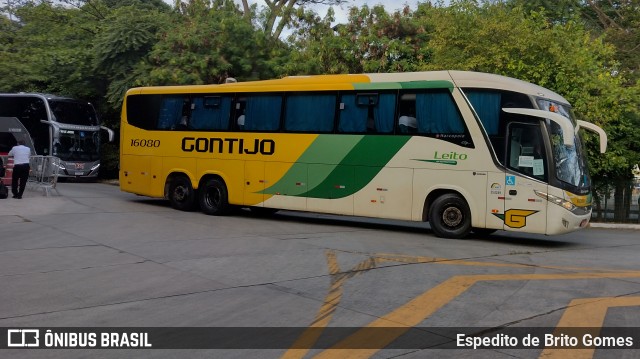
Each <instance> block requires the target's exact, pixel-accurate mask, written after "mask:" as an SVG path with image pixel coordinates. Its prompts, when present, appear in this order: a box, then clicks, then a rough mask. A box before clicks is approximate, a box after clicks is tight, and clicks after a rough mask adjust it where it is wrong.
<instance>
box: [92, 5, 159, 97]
mask: <svg viewBox="0 0 640 359" xmlns="http://www.w3.org/2000/svg"><path fill="white" fill-rule="evenodd" d="M169 22H170V16H169V14H167V13H165V12H161V11H158V10H155V9H150V10H145V9H141V8H138V7H134V6H123V7H119V8H117V9H115V10H113V12H112V13H111V14H109V15H108V16H107V17H106V18H105V19H104V20H103V21H101V22H100V27H99V31H98V34H97V35H96V37H95V40H94V45H93V53H94V59H93V65H94V68H95V69H96V71H98V72H99V73H100V74H102V75H103V76H104V78H106V79H108V85H107V91H106V98H107V102H108V103H109V104H111V106H112V107H114V108H119V107H120V104H121V102H122V99H123V98H124V94H125V92H126V91H127V89H128V88H130V87H132V86H134V85H136V84H139V80H138V77H140V76H143V75H144V73H145V71H147V70H146V67H145V65H146V58H147V55H148V54H149V52H150V51H151V49H152V48H153V46H154V45H155V44H156V43H157V42H158V34H159V33H160V32H161V31H163V30H164V27H165V24H167V23H169Z"/></svg>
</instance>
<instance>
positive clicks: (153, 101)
mask: <svg viewBox="0 0 640 359" xmlns="http://www.w3.org/2000/svg"><path fill="white" fill-rule="evenodd" d="M161 104H162V95H131V96H128V97H127V122H128V123H129V124H130V125H132V126H135V127H138V128H142V129H145V130H153V129H155V128H156V123H157V119H158V116H159V113H160V106H161Z"/></svg>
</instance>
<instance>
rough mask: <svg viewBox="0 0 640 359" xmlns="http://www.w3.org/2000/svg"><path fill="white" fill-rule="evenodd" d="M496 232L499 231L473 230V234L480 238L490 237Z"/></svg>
mask: <svg viewBox="0 0 640 359" xmlns="http://www.w3.org/2000/svg"><path fill="white" fill-rule="evenodd" d="M495 231H497V229H493V228H476V227H473V228H471V232H473V234H475V235H477V236H478V237H487V236H490V235H492V234H493V233H495Z"/></svg>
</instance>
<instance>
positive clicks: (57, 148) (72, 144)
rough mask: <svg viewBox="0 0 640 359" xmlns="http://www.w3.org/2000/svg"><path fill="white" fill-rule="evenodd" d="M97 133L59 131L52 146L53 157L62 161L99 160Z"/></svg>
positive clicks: (98, 138)
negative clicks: (58, 135)
mask: <svg viewBox="0 0 640 359" xmlns="http://www.w3.org/2000/svg"><path fill="white" fill-rule="evenodd" d="M99 148H100V133H99V132H98V131H80V130H64V129H61V130H60V137H59V138H58V140H57V141H56V142H55V143H54V145H53V155H54V156H57V157H60V159H61V160H63V161H97V160H99V159H100V154H99Z"/></svg>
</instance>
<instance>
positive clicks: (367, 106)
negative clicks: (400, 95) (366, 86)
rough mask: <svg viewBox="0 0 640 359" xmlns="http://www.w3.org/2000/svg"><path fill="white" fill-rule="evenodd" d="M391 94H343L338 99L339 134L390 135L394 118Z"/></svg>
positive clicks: (393, 96)
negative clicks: (366, 133)
mask: <svg viewBox="0 0 640 359" xmlns="http://www.w3.org/2000/svg"><path fill="white" fill-rule="evenodd" d="M395 105H396V95H395V94H393V93H353V92H349V93H343V94H342V95H341V97H340V119H339V122H338V132H340V133H365V132H368V133H391V132H393V123H394V116H395Z"/></svg>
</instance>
